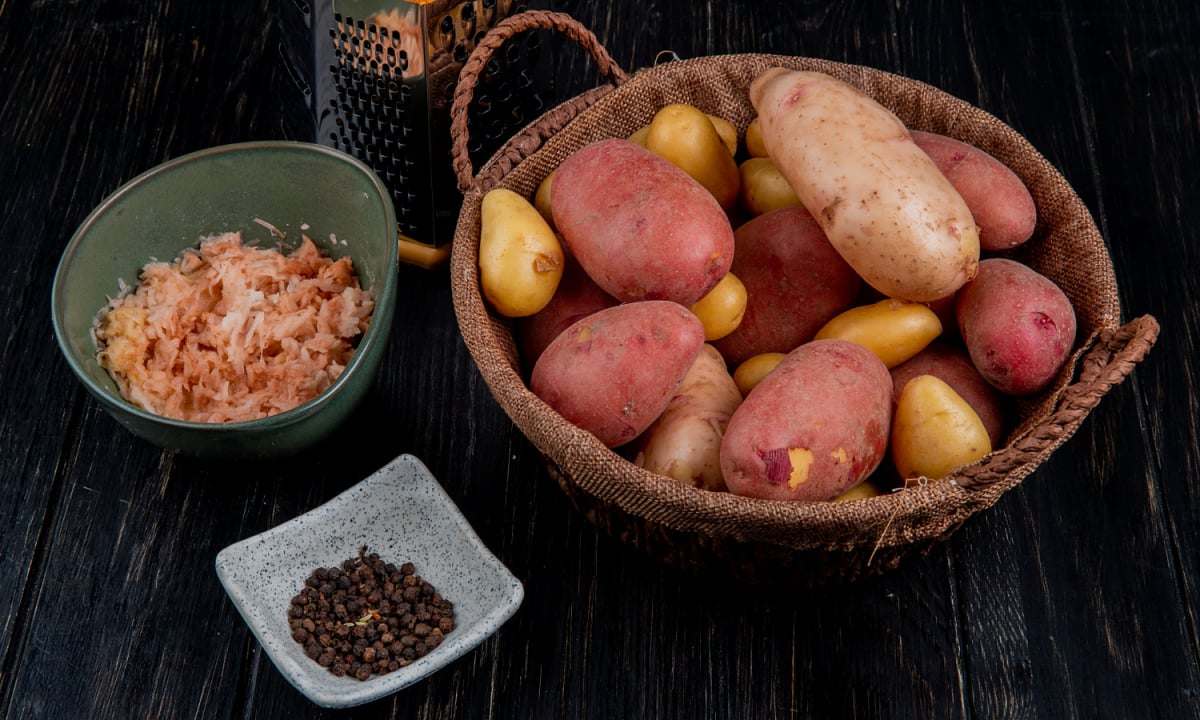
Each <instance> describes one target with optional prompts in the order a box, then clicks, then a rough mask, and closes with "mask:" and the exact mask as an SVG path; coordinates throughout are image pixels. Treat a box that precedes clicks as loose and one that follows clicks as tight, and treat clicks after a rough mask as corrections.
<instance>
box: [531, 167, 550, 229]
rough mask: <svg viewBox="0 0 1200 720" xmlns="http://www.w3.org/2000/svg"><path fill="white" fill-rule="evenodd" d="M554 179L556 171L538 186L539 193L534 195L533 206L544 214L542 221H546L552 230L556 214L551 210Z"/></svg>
mask: <svg viewBox="0 0 1200 720" xmlns="http://www.w3.org/2000/svg"><path fill="white" fill-rule="evenodd" d="M553 179H554V171H553V170H552V171H550V174H549V175H547V176H546V177H545V178H544V179H543V180H542V182H541V184H540V185H538V189H537V192H535V193H534V194H533V206H534V207H535V208H537V211H538V212H539V213H541V214H542V219H543V220H545V221H546V222H547V223H548V224H549V225H550V227H551V228H553V227H554V213H553V211H551V210H550V181H551V180H553Z"/></svg>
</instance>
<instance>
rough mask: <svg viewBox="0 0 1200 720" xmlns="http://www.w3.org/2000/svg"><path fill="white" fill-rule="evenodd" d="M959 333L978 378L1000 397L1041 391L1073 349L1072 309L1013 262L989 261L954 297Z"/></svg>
mask: <svg viewBox="0 0 1200 720" xmlns="http://www.w3.org/2000/svg"><path fill="white" fill-rule="evenodd" d="M955 314H956V316H957V318H958V328H959V332H960V333H961V334H962V338H963V342H964V343H965V344H966V346H967V352H969V353H970V355H971V361H972V362H973V363H974V364H975V367H976V368H978V369H979V373H980V374H981V375H983V377H984V378H985V379H986V380H987V381H988V382H989V383H991V384H992V386H994V387H996V388H997V389H999V390H1000V391H1001V392H1005V393H1008V394H1010V395H1029V394H1032V393H1035V392H1037V391H1039V390H1041V389H1042V388H1044V387H1046V385H1048V384H1049V383H1050V381H1051V380H1053V379H1054V376H1055V375H1057V374H1058V371H1059V370H1061V369H1062V366H1063V364H1064V363H1066V361H1067V358H1068V357H1069V356H1070V354H1071V348H1072V347H1073V346H1074V344H1075V309H1074V308H1073V307H1071V301H1070V300H1068V299H1067V296H1066V295H1065V294H1064V293H1063V291H1062V289H1061V288H1059V287H1058V286H1057V285H1055V284H1054V283H1053V282H1052V281H1051V280H1050V279H1049V278H1047V277H1045V276H1044V275H1041V274H1039V273H1038V272H1037V271H1035V270H1033V269H1032V268H1030V267H1028V266H1026V265H1022V264H1021V263H1019V262H1016V261H1015V260H1008V259H1005V258H989V259H987V260H984V261H983V262H981V263H979V275H978V276H977V277H976V278H975V279H974V280H972V281H971V282H970V283H968V284H967V285H966V286H965V287H964V288H963V289H962V290H961V291H959V293H958V300H957V302H956V304H955Z"/></svg>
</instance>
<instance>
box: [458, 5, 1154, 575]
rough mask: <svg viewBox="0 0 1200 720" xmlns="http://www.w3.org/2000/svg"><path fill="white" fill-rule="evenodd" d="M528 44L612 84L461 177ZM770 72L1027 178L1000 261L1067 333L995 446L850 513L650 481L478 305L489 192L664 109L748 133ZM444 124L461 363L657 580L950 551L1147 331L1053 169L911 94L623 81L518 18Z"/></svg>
mask: <svg viewBox="0 0 1200 720" xmlns="http://www.w3.org/2000/svg"><path fill="white" fill-rule="evenodd" d="M531 28H548V29H553V30H556V31H558V32H561V33H564V34H565V35H566V36H568V37H569V38H571V39H572V40H574V41H575V42H577V43H578V44H579V45H581V46H582V47H584V48H585V49H586V50H587V51H588V52H589V53H590V54H591V55H592V57H593V59H594V60H595V61H596V63H597V65H598V67H599V70H600V73H601V75H602V76H603V77H604V78H606V79H607V80H608V81H609V84H605V85H602V86H600V87H597V88H595V89H594V90H592V91H589V92H587V93H584V94H583V95H580V96H578V97H575V98H573V99H571V100H570V101H567V102H565V103H563V104H561V105H559V106H558V107H556V108H554V109H552V110H551V111H549V112H547V113H546V114H545V115H543V116H542V117H540V118H539V119H538V120H536V121H535V122H534V123H532V124H531V125H529V126H528V127H526V128H525V129H524V130H523V131H522V132H520V133H519V134H517V135H516V136H515V137H513V138H512V139H511V140H510V141H509V142H508V143H507V144H506V145H505V146H504V147H503V148H502V149H501V150H500V151H499V152H498V153H497V154H496V155H494V156H493V157H492V159H491V160H489V161H488V162H487V163H486V164H485V165H484V166H483V167H482V168H480V169H479V171H478V173H477V174H475V175H472V169H471V166H470V162H469V160H468V159H467V156H466V151H465V147H466V134H467V129H466V121H465V117H466V113H465V109H466V107H467V106H468V105H469V104H470V102H471V98H472V93H473V89H474V81H475V77H476V76H477V75H478V74H479V72H480V71H481V70H482V68H483V67H484V66H485V65H486V63H487V61H488V59H489V58H490V57H491V55H492V53H494V52H496V50H497V49H498V48H499V47H501V46H502V45H503V43H504V42H505V40H507V39H508V38H509V37H511V36H513V35H515V34H517V33H520V32H522V31H525V30H528V29H531ZM775 66H782V67H789V68H795V69H804V70H816V71H820V72H824V73H828V74H830V75H832V76H834V77H837V78H839V79H841V80H843V81H846V82H848V83H850V84H852V85H854V86H856V87H858V88H860V89H862V90H863V91H864V92H866V93H867V94H869V95H870V96H872V97H874V98H875V99H876V100H878V101H879V102H881V103H882V104H883V105H885V106H887V107H888V108H889V109H891V110H892V111H893V112H895V113H896V114H897V115H898V116H899V117H900V118H901V119H902V120H903V121H904V122H905V123H906V124H908V126H909V127H911V128H916V129H922V130H929V131H933V132H937V133H941V134H944V135H949V136H951V137H955V138H958V139H960V140H963V141H965V142H968V143H970V144H972V145H975V146H977V147H979V148H981V149H983V150H985V151H987V152H988V153H990V154H992V155H993V156H995V157H997V158H999V159H1000V160H1001V161H1002V162H1004V163H1006V164H1007V165H1008V166H1009V167H1011V168H1012V169H1013V170H1014V171H1015V172H1016V173H1017V175H1019V176H1020V177H1021V178H1022V179H1023V180H1024V182H1025V183H1026V184H1027V185H1028V187H1029V190H1030V192H1031V193H1032V195H1033V197H1034V200H1035V202H1036V204H1037V208H1038V214H1039V220H1038V225H1037V229H1036V231H1035V235H1034V237H1033V239H1032V240H1030V241H1029V242H1028V243H1026V244H1025V245H1024V246H1022V247H1021V248H1020V249H1019V251H1018V252H1016V253H1013V254H1012V257H1014V258H1015V259H1018V260H1020V261H1022V262H1024V263H1026V264H1028V265H1030V266H1031V267H1033V268H1034V269H1036V270H1037V271H1039V272H1040V273H1042V274H1043V275H1045V276H1047V277H1049V278H1050V279H1051V280H1053V281H1054V282H1056V283H1057V284H1058V285H1059V286H1060V287H1062V288H1063V290H1064V291H1065V292H1066V294H1067V296H1068V297H1069V298H1070V300H1071V302H1072V303H1073V305H1074V307H1075V310H1076V314H1077V317H1078V327H1079V331H1078V335H1077V340H1076V343H1077V345H1076V349H1075V351H1074V354H1073V355H1072V357H1071V359H1070V361H1069V363H1068V365H1067V367H1065V368H1064V369H1063V371H1062V372H1061V373H1060V375H1059V376H1058V378H1057V379H1056V381H1055V382H1054V383H1053V384H1052V385H1051V387H1049V388H1048V389H1047V390H1046V391H1044V392H1042V393H1041V394H1039V395H1037V396H1035V397H1033V398H1030V399H1027V400H1024V401H1022V403H1021V404H1020V407H1019V408H1018V411H1019V418H1018V421H1017V424H1016V427H1015V429H1014V430H1013V431H1012V432H1011V433H1010V435H1009V437H1008V439H1007V441H1006V442H1005V444H1004V446H1003V447H1002V448H1000V449H999V450H997V451H995V452H993V453H992V454H990V455H988V456H987V457H985V458H983V459H982V460H980V461H979V462H977V463H975V464H973V465H971V466H968V467H965V468H962V469H960V470H959V471H957V472H956V473H955V474H954V475H952V476H951V477H949V478H947V479H945V480H944V481H941V482H936V483H927V484H918V485H916V486H913V487H909V488H907V489H903V490H899V491H896V492H893V493H890V494H885V495H883V496H880V497H874V498H868V499H864V500H857V501H852V502H842V503H789V502H780V501H767V500H757V499H753V498H744V497H737V496H733V495H730V494H728V493H716V492H708V491H704V490H698V489H694V488H691V487H685V486H682V485H680V484H678V483H676V482H675V481H673V480H671V479H669V478H665V477H661V476H658V475H655V474H652V473H649V472H646V471H644V470H642V469H641V468H638V467H637V466H635V465H634V464H632V463H631V462H629V461H628V460H626V459H624V458H622V457H621V456H620V455H618V454H617V453H616V452H614V451H612V450H610V449H608V448H606V447H605V446H604V445H603V444H601V443H600V442H599V441H598V440H597V439H596V438H595V437H594V436H593V435H591V434H590V433H587V432H585V431H582V430H579V429H578V428H576V427H575V426H573V425H571V424H570V423H568V422H566V421H565V420H564V419H563V418H562V417H561V416H559V415H558V414H557V413H555V412H554V411H553V410H551V409H550V408H549V406H547V405H546V404H544V403H543V402H542V401H541V400H539V399H538V398H537V397H536V396H534V395H533V394H532V393H531V392H530V391H529V389H528V388H527V386H526V385H525V382H524V381H523V379H522V370H521V368H520V366H519V361H518V355H517V350H516V346H515V343H514V340H513V336H512V332H511V323H510V322H509V321H508V320H506V319H504V318H502V317H500V316H498V315H495V314H493V313H492V312H490V310H489V308H488V306H487V305H486V304H485V302H484V300H483V297H482V296H481V293H480V287H479V276H478V254H477V253H478V247H479V232H480V202H481V200H482V197H483V195H484V193H486V192H487V191H488V190H489V189H491V188H493V187H505V188H508V189H510V190H513V191H515V192H517V193H519V194H521V195H524V196H525V197H532V195H533V193H534V191H535V190H536V189H537V186H538V184H539V183H540V182H541V180H542V179H543V178H544V177H546V175H548V174H549V173H550V172H551V171H552V170H553V169H554V168H555V167H557V166H558V164H559V163H560V162H562V161H563V159H565V158H566V157H567V156H568V155H570V154H571V153H572V152H574V151H575V150H577V149H579V148H580V147H583V146H584V145H586V144H588V143H590V142H593V141H596V140H600V139H603V138H608V137H625V136H628V135H629V134H630V133H632V132H633V131H634V130H636V129H638V128H640V127H642V126H643V125H645V124H647V123H648V122H649V121H650V120H651V118H652V117H653V115H654V113H655V112H656V111H657V110H658V109H659V108H661V107H662V106H663V105H666V104H668V103H675V102H683V103H689V104H692V105H695V106H697V107H699V108H700V109H702V110H704V111H706V112H709V113H712V114H714V115H718V116H721V117H724V118H727V119H728V120H730V121H731V122H733V123H734V125H736V126H737V128H738V130H739V132H744V131H745V128H746V126H747V124H748V123H749V122H750V120H751V119H752V118H753V117H754V109H753V107H752V106H751V104H750V101H749V98H748V96H747V89H748V87H749V85H750V81H751V80H752V79H753V78H754V77H755V76H756V75H758V74H759V73H760V72H762V71H763V70H764V69H766V68H770V67H775ZM452 113H453V122H454V124H453V130H452V133H453V136H454V137H453V140H454V145H455V170H456V172H457V174H458V177H459V182H460V189H462V190H463V191H464V192H465V197H464V202H463V206H462V210H461V215H460V217H459V222H458V226H457V229H456V233H455V238H454V247H453V253H452V256H451V267H450V272H451V275H452V278H451V285H452V291H453V298H454V307H455V312H456V314H457V318H458V323H459V326H460V329H461V332H462V335H463V338H464V341H465V343H466V345H467V348H468V349H469V351H470V352H471V354H472V356H473V358H474V359H475V361H476V363H477V365H478V367H479V370H480V372H481V374H482V375H483V378H484V380H485V381H486V382H487V384H488V386H489V388H490V389H491V391H492V392H493V394H494V395H495V397H496V400H497V401H498V402H499V404H500V405H501V407H503V409H504V410H505V411H506V412H507V413H508V415H509V416H510V417H511V419H512V421H513V422H514V423H515V424H516V425H517V427H518V428H519V429H520V430H521V431H522V432H523V433H524V434H525V435H526V436H527V437H528V438H529V440H530V442H532V444H533V445H534V446H535V447H536V448H537V449H538V450H539V451H540V452H541V453H542V454H543V455H544V456H545V458H546V459H547V461H548V463H547V465H548V468H549V471H550V474H551V475H552V476H553V477H554V478H555V479H556V480H557V481H558V483H559V485H560V486H561V488H562V489H563V491H564V492H565V493H566V494H567V496H568V497H569V498H570V499H571V501H572V503H573V504H574V505H575V506H576V507H577V508H578V509H579V510H580V511H581V512H583V513H584V514H585V515H586V517H587V518H588V519H589V520H590V521H591V522H593V523H594V524H596V525H597V526H599V527H600V528H602V529H604V530H606V531H608V532H609V533H611V534H613V535H614V536H616V537H618V538H620V539H622V540H624V541H626V542H629V543H632V544H634V545H636V546H637V547H639V548H641V549H642V550H644V551H645V552H647V553H649V554H650V555H652V556H653V557H655V558H657V559H658V560H660V561H662V562H665V563H668V564H672V565H678V566H682V567H686V568H692V569H696V568H705V569H715V570H718V571H720V572H722V573H723V574H726V575H730V576H733V577H735V578H738V579H743V580H751V581H753V580H760V579H767V578H772V579H778V578H780V577H787V578H789V579H790V580H789V582H794V583H799V584H817V583H822V582H827V581H833V580H851V579H854V578H856V577H858V576H860V575H862V574H864V573H875V572H878V571H880V570H883V569H886V568H890V567H894V566H895V565H896V564H897V563H898V562H899V561H900V559H901V558H902V557H904V556H905V555H908V554H913V553H920V552H924V551H926V550H927V549H928V548H930V547H932V545H933V544H934V543H937V542H939V541H941V540H943V539H944V538H946V537H947V536H948V535H949V534H950V533H952V532H953V531H954V530H956V529H957V528H958V527H959V526H960V525H961V524H962V523H963V521H964V520H966V519H967V518H969V517H970V516H971V515H973V514H975V513H977V512H979V511H980V510H983V509H985V508H987V507H989V506H991V505H992V504H994V503H995V502H996V500H997V499H998V498H999V497H1000V495H1001V494H1002V493H1004V492H1005V491H1007V490H1009V489H1010V488H1012V487H1014V486H1015V485H1017V484H1018V483H1020V482H1021V481H1022V480H1023V479H1024V478H1025V477H1026V476H1028V475H1029V474H1030V473H1031V472H1033V470H1034V469H1035V468H1037V467H1038V465H1039V464H1041V463H1042V462H1043V461H1044V460H1045V458H1046V457H1047V456H1048V455H1049V454H1050V453H1051V452H1053V451H1054V450H1055V449H1056V448H1057V447H1059V446H1060V445H1061V444H1062V443H1063V442H1065V441H1066V440H1067V439H1068V438H1070V437H1071V435H1072V434H1074V432H1075V431H1076V429H1077V428H1078V427H1079V425H1080V423H1081V422H1082V421H1083V420H1084V418H1085V416H1086V415H1087V414H1088V413H1089V412H1090V411H1091V409H1092V408H1094V407H1095V406H1096V404H1097V403H1098V402H1099V401H1100V399H1101V397H1103V395H1104V394H1105V393H1106V392H1108V390H1109V389H1111V388H1112V387H1113V386H1114V385H1116V384H1117V383H1120V382H1121V381H1122V380H1123V379H1124V378H1125V377H1126V376H1127V375H1128V374H1129V372H1130V371H1131V370H1132V369H1133V367H1134V365H1135V364H1136V363H1137V362H1138V361H1140V360H1141V359H1142V357H1143V356H1144V355H1145V354H1146V352H1147V351H1148V350H1149V349H1150V347H1151V345H1152V344H1153V342H1154V339H1155V338H1156V336H1157V333H1158V325H1157V323H1156V322H1155V320H1154V319H1153V318H1152V317H1149V316H1144V317H1141V318H1139V319H1137V320H1134V321H1132V322H1130V323H1128V324H1125V325H1122V324H1121V320H1120V318H1121V309H1120V307H1119V304H1118V297H1117V286H1116V280H1115V277H1114V274H1113V268H1112V264H1111V261H1110V259H1109V256H1108V252H1107V250H1106V248H1105V245H1104V241H1103V239H1102V238H1101V236H1100V233H1099V231H1098V230H1097V228H1096V225H1095V223H1094V221H1093V220H1092V218H1091V215H1090V214H1089V212H1088V210H1087V208H1086V207H1085V206H1084V204H1083V202H1082V201H1081V200H1080V199H1079V197H1078V196H1077V195H1076V194H1075V192H1074V191H1073V190H1072V189H1071V187H1070V186H1069V185H1068V184H1067V182H1066V181H1065V180H1064V179H1063V177H1062V176H1061V175H1060V174H1059V173H1058V171H1057V170H1056V169H1055V168H1054V167H1052V166H1051V165H1050V163H1049V162H1047V160H1046V159H1045V158H1044V157H1042V155H1040V154H1039V153H1038V152H1037V151H1036V150H1035V149H1034V148H1033V147H1032V146H1030V145H1029V143H1028V142H1027V141H1026V140H1025V139H1024V138H1023V137H1021V136H1020V135H1019V134H1018V133H1017V132H1015V131H1014V130H1013V129H1011V128H1009V127H1008V126H1007V125H1005V124H1004V123H1002V122H1001V121H1000V120H998V119H997V118H995V117H993V116H992V115H989V114H988V113H986V112H984V111H982V110H980V109H978V108H976V107H974V106H972V105H970V104H968V103H965V102H962V101H960V100H958V99H956V98H954V97H952V96H950V95H948V94H946V93H944V92H941V91H939V90H937V89H935V88H933V87H930V86H928V85H925V84H922V83H920V82H916V81H913V80H909V79H905V78H902V77H899V76H896V75H892V74H889V73H886V72H881V71H879V70H873V69H869V68H865V67H859V66H852V65H845V64H839V63H835V62H828V61H824V60H818V59H812V58H802V57H790V56H777V55H759V54H744V55H728V56H714V57H702V58H697V59H690V60H683V61H676V62H670V63H667V64H663V65H658V66H656V67H654V68H652V69H646V70H641V71H639V72H637V73H634V74H633V75H631V76H627V75H626V74H625V73H624V72H623V71H622V70H621V69H620V68H619V67H618V66H617V65H616V64H615V63H614V62H613V61H612V59H611V58H610V57H609V56H608V54H607V53H606V52H605V50H604V48H603V47H601V46H600V45H599V43H598V42H597V41H596V39H595V37H594V36H593V35H592V34H591V33H590V32H588V31H587V30H586V29H585V28H583V27H581V26H580V25H579V24H578V23H577V22H576V21H574V20H573V19H571V18H570V17H569V16H565V15H561V14H557V13H547V12H537V11H529V12H526V13H522V14H519V15H516V16H514V17H512V18H509V19H508V20H507V21H505V22H503V23H501V24H500V25H499V26H497V27H496V28H494V29H493V30H492V31H490V32H489V34H488V36H487V37H485V38H484V40H483V41H482V42H481V43H480V44H479V46H478V47H477V48H476V50H475V52H474V53H473V54H472V56H471V57H470V58H469V59H468V61H467V64H466V66H465V67H464V69H463V72H462V75H461V76H460V80H459V86H458V88H457V93H456V98H455V103H454V109H453V111H452Z"/></svg>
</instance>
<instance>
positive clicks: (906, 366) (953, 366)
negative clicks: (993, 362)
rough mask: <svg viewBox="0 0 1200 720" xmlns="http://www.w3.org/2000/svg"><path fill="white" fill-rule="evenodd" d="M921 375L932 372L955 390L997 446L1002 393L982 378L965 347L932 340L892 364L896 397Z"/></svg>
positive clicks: (1002, 424) (1002, 415)
mask: <svg viewBox="0 0 1200 720" xmlns="http://www.w3.org/2000/svg"><path fill="white" fill-rule="evenodd" d="M920 375H933V376H934V377H936V378H938V379H940V380H941V381H942V382H944V383H946V384H947V385H949V386H950V387H951V388H952V389H953V390H954V392H956V393H958V394H959V395H960V396H961V397H962V399H963V400H965V401H966V402H967V404H968V405H970V406H971V409H973V410H974V411H975V414H977V415H978V416H979V419H980V420H982V421H983V426H984V428H986V429H987V434H988V439H989V440H990V441H991V443H992V447H996V448H998V447H1000V444H1001V441H1003V439H1004V428H1005V407H1004V397H1003V396H1002V395H1001V394H1000V392H999V391H997V390H996V388H994V387H992V386H991V384H990V383H988V381H987V380H984V379H983V376H982V375H980V374H979V371H978V370H977V369H975V365H974V364H973V363H972V362H971V358H970V356H969V355H967V351H966V350H963V349H960V348H959V347H957V346H954V345H948V344H946V343H934V344H933V345H930V346H929V347H927V348H925V349H924V350H922V351H921V352H920V353H918V354H917V355H916V356H914V357H913V358H911V359H910V360H908V361H907V362H904V363H901V364H900V365H897V366H896V367H894V368H892V387H893V388H894V393H893V395H894V399H895V400H896V401H898V400H899V399H900V393H901V392H903V390H904V386H905V385H907V384H908V381H909V380H912V379H913V378H915V377H918V376H920Z"/></svg>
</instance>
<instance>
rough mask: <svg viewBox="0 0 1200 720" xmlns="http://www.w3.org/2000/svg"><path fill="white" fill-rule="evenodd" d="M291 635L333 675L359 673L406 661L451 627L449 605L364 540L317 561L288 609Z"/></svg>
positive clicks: (407, 566) (410, 568) (407, 567)
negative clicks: (353, 549)
mask: <svg viewBox="0 0 1200 720" xmlns="http://www.w3.org/2000/svg"><path fill="white" fill-rule="evenodd" d="M288 618H289V621H288V627H289V630H290V631H291V634H292V639H294V640H295V641H296V642H297V643H299V644H300V645H301V646H302V647H303V648H304V653H305V654H306V655H307V656H308V657H310V658H312V659H313V660H314V661H316V662H317V663H318V664H319V665H321V666H322V667H325V668H326V669H328V670H329V672H330V673H332V674H333V675H335V676H338V677H353V678H356V679H358V680H366V679H368V678H369V677H371V675H373V674H379V675H382V674H384V673H388V672H392V671H394V670H397V669H399V668H402V667H405V666H407V665H411V664H412V663H413V661H414V660H416V659H418V658H420V657H422V656H423V655H425V654H426V653H428V652H429V651H430V650H433V649H434V648H436V647H437V646H438V645H440V644H441V643H442V640H443V636H444V634H445V633H447V632H450V631H451V630H453V629H454V606H453V605H452V604H451V603H450V602H448V601H446V600H444V599H443V598H442V596H441V595H440V594H439V593H438V592H437V590H436V589H435V588H434V587H433V586H432V585H430V584H429V583H427V582H426V581H425V580H423V579H422V578H421V577H420V576H418V575H417V574H416V566H414V565H413V564H412V563H411V562H406V563H404V564H403V565H401V566H399V567H397V566H396V565H394V564H392V563H385V562H383V561H382V560H381V559H380V557H379V555H378V554H377V553H370V554H367V549H366V548H365V547H364V548H362V549H361V550H359V553H358V555H357V556H356V557H352V558H348V559H347V560H345V561H343V562H342V563H341V564H340V566H334V567H328V568H324V567H321V568H317V569H315V570H313V572H312V573H311V574H310V575H309V577H308V578H306V579H305V580H304V583H303V585H302V586H301V589H300V592H299V593H298V594H297V595H296V596H295V597H293V598H292V602H291V606H290V607H289V609H288Z"/></svg>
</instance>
